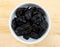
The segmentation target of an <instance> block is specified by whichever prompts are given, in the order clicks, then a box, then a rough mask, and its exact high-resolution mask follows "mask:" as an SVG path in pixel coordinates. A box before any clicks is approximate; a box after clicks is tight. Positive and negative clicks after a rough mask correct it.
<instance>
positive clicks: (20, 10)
mask: <svg viewBox="0 0 60 47" xmlns="http://www.w3.org/2000/svg"><path fill="white" fill-rule="evenodd" d="M25 11H26V9H25V8H18V9H17V10H16V12H15V13H16V16H17V17H20V16H23V15H24V13H25Z"/></svg>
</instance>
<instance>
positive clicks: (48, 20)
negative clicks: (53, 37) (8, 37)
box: [9, 3, 51, 44]
mask: <svg viewBox="0 0 60 47" xmlns="http://www.w3.org/2000/svg"><path fill="white" fill-rule="evenodd" d="M28 4H30V5H32V6H34V4H35V6H37V7H40V8H42V9H43V10H44V11H45V13H46V15H47V19H46V20H47V22H48V28H47V30H46V32H45V33H44V34H43V35H42V36H41V37H40V38H39V39H32V38H29V39H28V40H25V39H24V38H23V37H22V36H20V37H19V36H17V35H16V34H15V32H14V31H13V29H12V27H11V21H12V19H13V18H14V17H15V14H14V13H15V11H16V9H17V8H19V7H26V5H28ZM50 26H51V22H50V16H49V15H48V12H47V11H46V10H45V9H44V8H43V7H42V6H41V5H39V4H36V3H24V4H20V5H18V6H16V8H15V9H14V10H13V11H12V12H11V14H10V18H9V28H10V32H11V33H12V35H13V36H14V37H15V38H16V39H17V40H18V41H20V42H23V43H26V44H35V43H38V42H41V41H42V40H43V39H44V38H45V37H46V36H47V34H48V32H49V30H50Z"/></svg>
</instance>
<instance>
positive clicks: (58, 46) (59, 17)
mask: <svg viewBox="0 0 60 47" xmlns="http://www.w3.org/2000/svg"><path fill="white" fill-rule="evenodd" d="M24 2H35V3H38V4H40V5H42V6H43V7H44V8H45V9H46V10H47V11H48V13H49V15H50V18H51V30H50V32H49V34H48V36H47V37H46V38H45V39H44V40H43V41H42V42H40V43H37V44H32V45H29V44H24V43H22V42H19V41H17V40H16V39H15V38H14V37H13V36H12V34H11V33H10V30H9V25H8V24H9V17H10V16H9V15H10V13H11V11H12V10H13V9H14V8H15V7H16V5H19V4H21V3H24ZM0 47H60V0H0Z"/></svg>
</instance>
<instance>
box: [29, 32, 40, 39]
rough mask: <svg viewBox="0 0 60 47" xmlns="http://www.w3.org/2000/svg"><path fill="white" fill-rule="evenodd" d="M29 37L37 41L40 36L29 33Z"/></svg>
mask: <svg viewBox="0 0 60 47" xmlns="http://www.w3.org/2000/svg"><path fill="white" fill-rule="evenodd" d="M30 37H31V38H33V39H38V38H39V37H40V36H39V35H38V34H37V33H35V32H31V34H30Z"/></svg>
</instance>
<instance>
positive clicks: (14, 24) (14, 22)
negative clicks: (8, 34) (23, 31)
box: [11, 18, 17, 30]
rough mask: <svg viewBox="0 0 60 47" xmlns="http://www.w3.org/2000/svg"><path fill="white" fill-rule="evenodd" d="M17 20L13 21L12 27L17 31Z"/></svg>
mask: <svg viewBox="0 0 60 47" xmlns="http://www.w3.org/2000/svg"><path fill="white" fill-rule="evenodd" d="M16 19H17V18H14V19H13V20H12V24H11V26H12V28H13V30H15V29H16V28H17V23H16Z"/></svg>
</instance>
